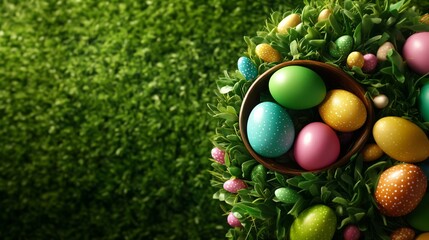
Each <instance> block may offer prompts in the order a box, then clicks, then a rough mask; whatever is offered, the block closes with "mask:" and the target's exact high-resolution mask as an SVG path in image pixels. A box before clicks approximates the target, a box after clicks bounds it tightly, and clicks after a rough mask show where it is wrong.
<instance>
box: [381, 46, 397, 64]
mask: <svg viewBox="0 0 429 240" xmlns="http://www.w3.org/2000/svg"><path fill="white" fill-rule="evenodd" d="M390 49H395V46H393V44H392V43H391V42H385V43H383V44H382V45H381V46H380V47H379V48H378V50H377V60H378V61H380V62H384V61H386V60H387V53H388V52H389V50H390Z"/></svg>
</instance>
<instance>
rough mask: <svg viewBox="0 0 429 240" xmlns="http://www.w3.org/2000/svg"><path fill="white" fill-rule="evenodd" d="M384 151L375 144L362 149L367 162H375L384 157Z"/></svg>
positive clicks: (369, 144)
mask: <svg viewBox="0 0 429 240" xmlns="http://www.w3.org/2000/svg"><path fill="white" fill-rule="evenodd" d="M383 154H384V152H383V150H382V149H381V148H380V147H379V146H378V145H377V144H375V143H368V144H366V145H365V146H364V147H363V149H362V157H363V160H364V161H365V162H372V161H375V160H377V159H379V158H381V156H383Z"/></svg>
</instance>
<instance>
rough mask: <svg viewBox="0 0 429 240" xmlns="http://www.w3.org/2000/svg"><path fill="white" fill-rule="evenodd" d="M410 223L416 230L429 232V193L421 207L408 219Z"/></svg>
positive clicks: (422, 201) (409, 215)
mask: <svg viewBox="0 0 429 240" xmlns="http://www.w3.org/2000/svg"><path fill="white" fill-rule="evenodd" d="M406 219H407V221H408V223H409V224H410V225H411V226H412V227H413V228H415V229H417V230H420V231H423V232H428V231H429V193H426V195H425V196H424V197H423V199H422V200H421V201H420V203H419V205H418V206H417V207H416V209H414V211H412V212H411V213H410V214H408V215H407V217H406Z"/></svg>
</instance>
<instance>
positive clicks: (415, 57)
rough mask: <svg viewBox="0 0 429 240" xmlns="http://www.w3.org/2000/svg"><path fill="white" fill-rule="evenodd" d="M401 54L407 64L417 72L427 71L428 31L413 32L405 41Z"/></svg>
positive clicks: (428, 52) (428, 55) (428, 61)
mask: <svg viewBox="0 0 429 240" xmlns="http://www.w3.org/2000/svg"><path fill="white" fill-rule="evenodd" d="M402 54H403V56H404V58H405V60H406V62H407V65H408V66H409V67H410V68H411V69H412V70H413V71H415V72H417V73H419V74H422V75H423V74H426V73H428V72H429V32H419V33H414V34H413V35H411V36H410V37H408V38H407V40H406V41H405V44H404V47H403V48H402Z"/></svg>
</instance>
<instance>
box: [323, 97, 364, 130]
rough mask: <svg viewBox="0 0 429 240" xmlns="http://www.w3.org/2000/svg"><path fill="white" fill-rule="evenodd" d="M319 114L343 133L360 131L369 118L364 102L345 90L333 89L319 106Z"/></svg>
mask: <svg viewBox="0 0 429 240" xmlns="http://www.w3.org/2000/svg"><path fill="white" fill-rule="evenodd" d="M319 114H320V116H321V117H322V119H323V121H324V122H325V123H326V124H328V125H329V126H331V127H332V128H333V129H335V130H337V131H341V132H352V131H355V130H357V129H359V128H360V127H362V126H363V125H364V123H365V121H366V117H367V112H366V108H365V105H364V104H363V102H362V100H361V99H359V98H358V97H357V96H356V95H354V94H353V93H351V92H349V91H346V90H343V89H333V90H331V91H329V92H328V93H327V94H326V97H325V99H324V100H323V102H322V103H321V104H320V105H319Z"/></svg>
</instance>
